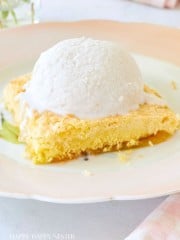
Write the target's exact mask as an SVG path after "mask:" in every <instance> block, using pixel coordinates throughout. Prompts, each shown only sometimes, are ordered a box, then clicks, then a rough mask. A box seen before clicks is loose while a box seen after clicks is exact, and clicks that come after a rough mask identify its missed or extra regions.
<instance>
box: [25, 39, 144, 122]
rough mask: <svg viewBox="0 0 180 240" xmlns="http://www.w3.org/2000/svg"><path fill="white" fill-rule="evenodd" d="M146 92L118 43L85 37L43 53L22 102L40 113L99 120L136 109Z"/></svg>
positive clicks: (133, 63)
mask: <svg viewBox="0 0 180 240" xmlns="http://www.w3.org/2000/svg"><path fill="white" fill-rule="evenodd" d="M143 87H144V83H143V81H142V78H141V74H140V71H139V69H138V67H137V65H136V63H135V61H134V60H133V58H132V57H131V56H130V55H129V54H128V53H127V52H126V51H124V50H122V49H121V48H120V47H119V45H118V44H116V43H113V42H109V41H100V40H94V39H90V38H84V37H81V38H74V39H68V40H64V41H61V42H59V43H58V44H56V45H55V46H53V47H52V48H50V49H49V50H47V51H45V52H43V53H42V54H41V56H40V58H39V59H38V61H37V62H36V64H35V67H34V70H33V73H32V79H31V80H30V81H29V83H28V84H27V86H26V91H25V92H24V93H23V99H24V100H25V101H26V102H27V103H28V105H29V106H30V107H31V108H32V109H35V110H38V111H40V112H42V111H46V110H48V111H52V112H54V113H57V114H60V115H67V114H73V115H75V116H77V117H79V118H81V119H98V118H103V117H107V116H111V115H117V114H119V115H122V114H127V113H128V112H129V111H131V110H135V109H137V108H138V107H139V105H140V104H142V103H144V101H145V97H144V91H143Z"/></svg>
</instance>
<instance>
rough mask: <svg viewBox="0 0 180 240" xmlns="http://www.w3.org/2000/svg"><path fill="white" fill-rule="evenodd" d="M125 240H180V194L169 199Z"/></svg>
mask: <svg viewBox="0 0 180 240" xmlns="http://www.w3.org/2000/svg"><path fill="white" fill-rule="evenodd" d="M125 240H180V194H177V195H172V196H170V197H168V198H167V199H166V200H165V201H164V202H163V203H162V204H161V205H160V206H159V207H158V208H157V209H155V210H154V211H153V212H152V213H151V214H150V215H149V216H148V217H147V218H146V219H145V221H144V222H143V223H142V224H141V225H140V226H139V227H138V228H137V229H136V230H134V231H133V232H132V233H131V234H130V235H129V236H128V237H127V238H126V239H125Z"/></svg>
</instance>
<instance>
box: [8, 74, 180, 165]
mask: <svg viewBox="0 0 180 240" xmlns="http://www.w3.org/2000/svg"><path fill="white" fill-rule="evenodd" d="M30 79H31V75H26V76H22V77H19V78H17V79H15V80H12V81H11V82H10V83H9V84H8V85H7V86H6V88H5V91H4V102H5V105H6V107H7V109H8V110H9V111H10V112H12V114H13V116H14V119H15V121H16V124H17V125H18V126H20V125H21V134H20V141H22V142H24V143H25V144H26V152H27V154H28V156H29V158H31V159H33V161H34V162H35V163H50V162H54V161H64V160H69V159H73V158H76V157H78V156H81V155H82V154H84V153H97V152H98V153H99V152H100V153H101V152H108V151H112V150H113V151H114V150H120V149H122V148H124V147H133V146H138V145H139V140H140V139H143V138H146V137H148V136H151V135H156V134H157V133H158V132H167V133H168V134H173V133H174V132H175V131H176V130H177V128H178V124H179V122H178V119H177V118H176V115H175V114H174V113H173V112H172V111H171V110H170V109H169V108H168V107H167V106H160V105H152V104H151V105H150V104H143V105H140V107H139V108H138V109H137V110H134V111H131V112H129V113H128V114H126V115H116V116H109V117H104V118H101V119H98V120H97V119H96V120H82V119H79V118H77V117H75V116H73V115H67V116H60V115H58V114H55V113H53V112H49V111H44V112H42V113H38V112H37V111H33V113H32V115H31V117H27V116H25V114H26V115H27V112H28V111H27V108H28V106H26V107H25V108H26V110H24V112H23V111H22V109H21V107H20V101H19V97H18V95H19V93H21V92H23V91H24V85H25V84H26V83H27V82H28V81H29V80H30ZM145 91H146V92H149V93H151V94H155V95H158V94H157V93H156V92H155V91H154V90H152V89H150V88H148V87H145ZM36 97H37V98H38V96H36Z"/></svg>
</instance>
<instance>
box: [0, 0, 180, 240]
mask: <svg viewBox="0 0 180 240" xmlns="http://www.w3.org/2000/svg"><path fill="white" fill-rule="evenodd" d="M40 18H41V21H58V20H60V21H75V20H81V19H112V20H119V21H127V22H129V21H130V22H132V21H136V22H152V23H158V24H164V25H169V26H174V27H180V8H179V7H178V8H177V9H175V10H162V9H156V8H152V7H147V6H145V5H139V4H136V3H131V2H129V1H121V0H98V1H97V0H86V1H84V0H66V1H60V0H52V1H49V0H42V4H41V12H40ZM164 199H165V197H161V198H156V199H149V200H139V201H113V202H104V203H96V204H95V203H93V204H77V205H72V204H68V205H66V204H52V203H46V202H40V201H33V200H18V199H9V198H0V239H2V240H8V239H14V240H17V239H18V240H31V239H33V240H34V239H38V240H51V239H52V240H53V239H56V240H66V239H75V240H111V239H113V240H122V239H124V238H125V237H126V236H127V235H128V234H129V233H130V232H131V231H133V230H134V228H135V227H136V226H137V225H138V224H139V223H140V222H141V221H142V220H143V219H144V218H145V217H146V216H147V215H148V214H149V213H150V212H151V211H152V210H153V209H154V208H155V207H156V206H158V205H159V204H160V203H161V202H162V201H163V200H164ZM58 234H59V235H58ZM68 234H69V235H68ZM71 234H72V235H71Z"/></svg>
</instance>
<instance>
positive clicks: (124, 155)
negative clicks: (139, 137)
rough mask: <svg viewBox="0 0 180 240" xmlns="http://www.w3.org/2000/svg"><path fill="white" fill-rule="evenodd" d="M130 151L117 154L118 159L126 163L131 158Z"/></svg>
mask: <svg viewBox="0 0 180 240" xmlns="http://www.w3.org/2000/svg"><path fill="white" fill-rule="evenodd" d="M131 153H132V150H125V151H120V152H118V158H119V160H120V161H121V162H128V161H129V160H130V157H131Z"/></svg>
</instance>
